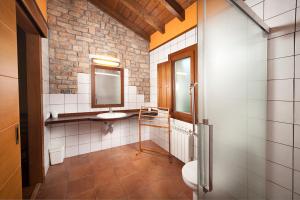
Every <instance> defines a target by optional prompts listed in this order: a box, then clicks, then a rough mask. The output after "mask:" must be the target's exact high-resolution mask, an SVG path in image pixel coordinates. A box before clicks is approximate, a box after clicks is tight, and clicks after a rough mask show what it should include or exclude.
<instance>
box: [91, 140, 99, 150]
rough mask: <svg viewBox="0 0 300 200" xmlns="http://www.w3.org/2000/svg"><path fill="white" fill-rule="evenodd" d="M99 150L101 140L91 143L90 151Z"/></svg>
mask: <svg viewBox="0 0 300 200" xmlns="http://www.w3.org/2000/svg"><path fill="white" fill-rule="evenodd" d="M100 150H101V142H93V143H91V152H94V151H100Z"/></svg>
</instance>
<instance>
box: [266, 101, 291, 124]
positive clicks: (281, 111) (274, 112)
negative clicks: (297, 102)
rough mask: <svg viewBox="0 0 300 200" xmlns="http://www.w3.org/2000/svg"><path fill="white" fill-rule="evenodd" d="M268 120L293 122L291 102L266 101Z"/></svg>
mask: <svg viewBox="0 0 300 200" xmlns="http://www.w3.org/2000/svg"><path fill="white" fill-rule="evenodd" d="M268 120H271V121H277V122H285V123H293V103H292V102H283V101H268Z"/></svg>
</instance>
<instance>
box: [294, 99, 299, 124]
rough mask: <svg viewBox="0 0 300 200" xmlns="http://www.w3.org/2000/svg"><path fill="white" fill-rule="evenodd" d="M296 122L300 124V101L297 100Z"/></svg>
mask: <svg viewBox="0 0 300 200" xmlns="http://www.w3.org/2000/svg"><path fill="white" fill-rule="evenodd" d="M294 123H295V124H298V125H300V102H295V122H294Z"/></svg>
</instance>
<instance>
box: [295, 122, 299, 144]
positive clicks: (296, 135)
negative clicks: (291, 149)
mask: <svg viewBox="0 0 300 200" xmlns="http://www.w3.org/2000/svg"><path fill="white" fill-rule="evenodd" d="M294 132H295V134H294V137H295V138H294V140H295V147H298V148H300V126H299V125H294Z"/></svg>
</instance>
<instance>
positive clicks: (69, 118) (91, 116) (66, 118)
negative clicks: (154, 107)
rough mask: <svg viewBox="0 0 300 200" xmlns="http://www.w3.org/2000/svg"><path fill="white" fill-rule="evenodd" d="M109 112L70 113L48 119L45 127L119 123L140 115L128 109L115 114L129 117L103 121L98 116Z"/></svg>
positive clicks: (137, 111) (134, 110) (136, 111)
mask: <svg viewBox="0 0 300 200" xmlns="http://www.w3.org/2000/svg"><path fill="white" fill-rule="evenodd" d="M106 112H107V111H100V112H82V113H68V114H59V115H58V118H48V119H47V120H46V121H45V126H48V125H51V124H59V123H67V122H79V121H118V120H123V119H128V118H131V117H137V116H138V115H139V109H128V110H115V111H114V112H123V113H126V114H127V115H126V116H124V117H121V118H120V117H118V118H111V119H102V118H98V117H97V115H98V114H100V113H106ZM147 115H150V116H153V115H155V113H147Z"/></svg>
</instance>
